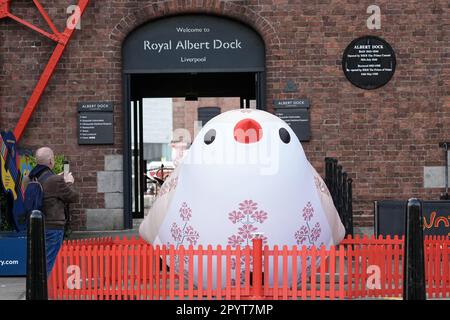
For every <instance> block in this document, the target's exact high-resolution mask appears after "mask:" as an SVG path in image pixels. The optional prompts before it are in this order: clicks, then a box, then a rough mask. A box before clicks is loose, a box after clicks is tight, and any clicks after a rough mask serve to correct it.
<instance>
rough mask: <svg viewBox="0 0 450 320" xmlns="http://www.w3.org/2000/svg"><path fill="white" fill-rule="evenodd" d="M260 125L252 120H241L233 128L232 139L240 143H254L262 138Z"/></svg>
mask: <svg viewBox="0 0 450 320" xmlns="http://www.w3.org/2000/svg"><path fill="white" fill-rule="evenodd" d="M262 134H263V132H262V128H261V125H260V124H259V123H258V122H257V121H255V120H253V119H248V118H247V119H243V120H241V121H239V122H238V123H237V124H236V126H235V127H234V139H235V140H236V141H237V142H240V143H254V142H258V141H259V140H261V138H262Z"/></svg>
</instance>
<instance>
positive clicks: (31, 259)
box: [26, 210, 48, 300]
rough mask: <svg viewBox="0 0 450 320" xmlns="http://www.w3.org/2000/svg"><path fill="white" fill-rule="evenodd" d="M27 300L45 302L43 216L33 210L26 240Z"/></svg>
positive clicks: (45, 278) (46, 297) (46, 294)
mask: <svg viewBox="0 0 450 320" xmlns="http://www.w3.org/2000/svg"><path fill="white" fill-rule="evenodd" d="M26 292H27V293H26V299H27V300H47V299H48V293H47V257H46V253H45V226H44V215H43V214H42V212H41V211H39V210H33V212H32V213H31V215H30V220H29V224H28V238H27V284H26Z"/></svg>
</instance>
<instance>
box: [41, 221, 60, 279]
mask: <svg viewBox="0 0 450 320" xmlns="http://www.w3.org/2000/svg"><path fill="white" fill-rule="evenodd" d="M63 239H64V230H58V229H47V230H45V251H46V255H47V277H48V276H49V275H50V272H52V269H53V266H54V265H55V261H56V256H57V255H58V252H59V249H61V246H62V243H63Z"/></svg>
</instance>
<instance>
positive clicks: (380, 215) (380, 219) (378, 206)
mask: <svg viewBox="0 0 450 320" xmlns="http://www.w3.org/2000/svg"><path fill="white" fill-rule="evenodd" d="M422 207H423V217H424V223H423V226H424V231H423V232H424V235H441V236H442V235H444V236H447V235H448V236H450V201H423V202H422ZM405 216H406V200H404V201H400V200H383V201H376V202H375V232H376V235H377V236H378V235H383V236H386V235H390V236H395V235H398V236H401V235H403V234H404V233H405Z"/></svg>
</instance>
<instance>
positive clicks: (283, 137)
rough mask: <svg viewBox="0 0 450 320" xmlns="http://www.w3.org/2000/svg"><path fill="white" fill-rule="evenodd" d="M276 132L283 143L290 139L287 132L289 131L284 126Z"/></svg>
mask: <svg viewBox="0 0 450 320" xmlns="http://www.w3.org/2000/svg"><path fill="white" fill-rule="evenodd" d="M278 133H279V135H280V139H281V141H283V142H284V143H286V144H287V143H289V142H290V141H291V135H290V134H289V131H287V130H286V129H285V128H280V130H279V131H278Z"/></svg>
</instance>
